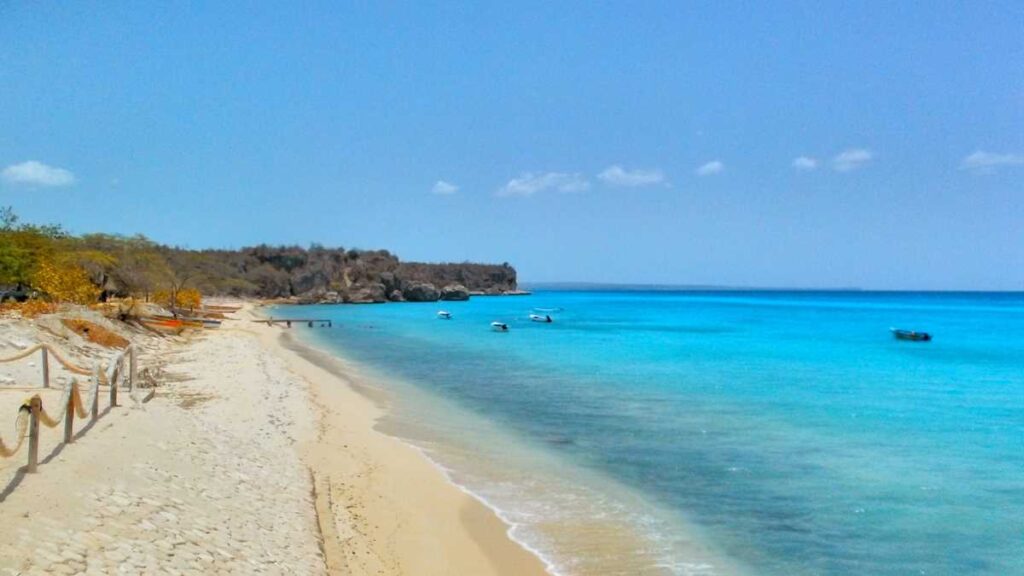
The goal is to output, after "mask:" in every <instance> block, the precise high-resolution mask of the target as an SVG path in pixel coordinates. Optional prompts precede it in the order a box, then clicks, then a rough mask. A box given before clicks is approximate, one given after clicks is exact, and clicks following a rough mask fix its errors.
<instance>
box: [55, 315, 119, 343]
mask: <svg viewBox="0 0 1024 576" xmlns="http://www.w3.org/2000/svg"><path fill="white" fill-rule="evenodd" d="M61 322H63V323H64V325H65V326H67V327H68V328H69V329H71V330H72V331H74V332H75V333H76V334H78V335H79V336H81V337H82V338H85V339H86V340H88V341H89V342H92V343H93V344H99V345H100V346H106V347H107V348H126V347H127V346H128V344H129V342H128V340H126V339H124V338H122V337H121V336H119V335H117V334H115V333H113V332H111V331H110V330H107V329H106V328H104V327H103V326H100V325H99V324H93V323H92V322H89V321H88V320H82V319H81V318H64V319H62V320H61Z"/></svg>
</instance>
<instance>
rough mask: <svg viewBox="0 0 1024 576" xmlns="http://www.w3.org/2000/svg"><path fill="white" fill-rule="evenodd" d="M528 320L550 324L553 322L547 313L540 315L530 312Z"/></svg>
mask: <svg viewBox="0 0 1024 576" xmlns="http://www.w3.org/2000/svg"><path fill="white" fill-rule="evenodd" d="M530 320H533V321H534V322H541V323H544V324H550V323H552V322H554V320H552V319H551V316H549V315H548V314H545V315H543V316H541V315H540V314H530Z"/></svg>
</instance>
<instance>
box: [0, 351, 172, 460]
mask: <svg viewBox="0 0 1024 576" xmlns="http://www.w3.org/2000/svg"><path fill="white" fill-rule="evenodd" d="M39 350H42V351H43V359H44V364H43V375H44V383H43V384H44V387H49V378H48V376H49V375H48V366H47V365H46V364H45V361H46V360H47V358H48V356H49V355H50V354H53V357H54V358H55V359H56V360H57V361H58V362H60V363H61V365H63V366H64V367H65V368H68V369H69V370H71V368H70V367H71V366H74V365H73V364H70V363H68V362H66V361H65V360H64V359H63V357H62V356H60V354H58V353H56V352H55V351H54V350H53V348H52V347H50V346H49V345H47V344H40V345H38V346H34V347H32V348H30V349H29V350H26V351H25V352H23V353H21V354H18V355H17V356H15V357H13V358H4V359H0V362H13V361H15V360H20V359H23V358H26V357H28V356H29V355H31V354H33V353H35V352H37V351H39ZM126 364H127V367H126V366H125V365H126ZM74 367H75V368H76V369H77V370H72V371H73V372H75V373H77V374H81V373H83V372H84V373H85V374H88V375H90V378H89V379H90V380H91V381H92V386H90V387H89V389H88V390H87V391H86V400H85V401H83V400H82V389H81V387H80V386H79V384H78V381H77V380H76V379H74V378H72V379H71V381H70V382H69V383H68V384H67V385H66V386H65V387H64V393H63V394H62V395H61V398H60V400H59V402H58V406H59V410H60V412H59V413H54V414H51V413H49V412H47V411H46V409H45V408H44V407H43V399H42V398H41V397H40V396H39V394H36V395H34V396H32V397H31V398H28V399H26V400H25V401H24V402H23V403H22V404H21V406H20V407H19V408H18V416H17V419H16V420H15V424H14V427H15V436H16V438H17V439H16V440H15V441H14V442H15V443H14V444H13V445H11V446H8V445H7V443H5V442H4V440H3V438H2V437H0V457H3V458H11V457H13V456H15V455H16V454H17V453H18V452H19V451H20V450H21V448H22V446H24V444H25V439H26V438H27V439H28V466H27V471H28V472H35V471H36V468H37V466H38V463H39V425H40V424H42V425H43V426H46V427H47V428H56V427H57V426H58V425H59V424H60V423H61V422H62V421H63V422H64V443H65V444H71V443H73V442H74V422H75V417H76V416H77V417H78V418H79V419H82V420H84V419H86V418H91V420H93V421H95V420H97V419H98V418H99V416H100V414H99V390H100V385H101V384H109V385H110V403H109V405H110V407H111V408H113V407H115V406H117V405H118V404H117V389H118V388H119V385H121V384H122V383H126V384H127V387H128V393H129V396H130V397H131V398H132V400H134V401H135V402H136V403H142V402H145V401H147V400H148V398H144V399H140V398H138V397H137V396H136V390H135V388H136V387H135V372H136V363H135V347H134V346H129V347H128V348H127V349H125V350H123V351H121V352H119V353H118V354H117V355H115V356H114V357H113V358H111V360H110V361H109V362H108V363H107V369H106V370H105V371H104V370H103V369H102V367H101V366H100V362H99V361H97V362H95V363H94V365H93V369H92V370H86V369H84V368H81V367H78V366H74ZM126 368H127V369H126ZM151 395H152V394H150V396H151Z"/></svg>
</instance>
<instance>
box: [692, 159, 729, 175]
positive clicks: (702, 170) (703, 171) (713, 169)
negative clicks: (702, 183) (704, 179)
mask: <svg viewBox="0 0 1024 576" xmlns="http://www.w3.org/2000/svg"><path fill="white" fill-rule="evenodd" d="M723 170H725V164H723V163H722V161H721V160H712V161H711V162H708V163H707V164H702V165H700V166H698V167H697V169H696V170H694V173H695V174H696V175H697V176H712V175H714V174H720V173H721V172H722V171H723Z"/></svg>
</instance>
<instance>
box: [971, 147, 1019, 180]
mask: <svg viewBox="0 0 1024 576" xmlns="http://www.w3.org/2000/svg"><path fill="white" fill-rule="evenodd" d="M1021 165H1024V154H995V153H992V152H984V151H982V150H978V151H976V152H975V153H974V154H971V155H970V156H968V157H966V158H964V160H963V162H961V163H960V169H961V170H971V171H973V172H975V173H978V174H991V173H992V172H995V170H996V168H999V167H1000V166H1021Z"/></svg>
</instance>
